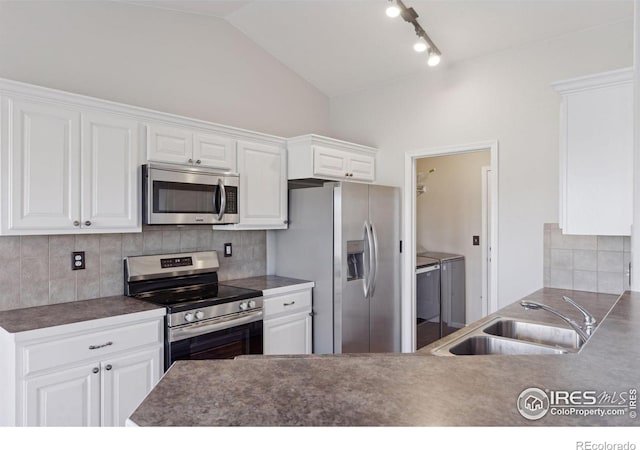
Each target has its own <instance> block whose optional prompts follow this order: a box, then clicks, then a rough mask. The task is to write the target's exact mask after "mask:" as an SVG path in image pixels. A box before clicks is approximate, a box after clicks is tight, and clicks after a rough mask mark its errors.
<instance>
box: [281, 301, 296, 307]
mask: <svg viewBox="0 0 640 450" xmlns="http://www.w3.org/2000/svg"><path fill="white" fill-rule="evenodd" d="M295 304H296V302H295V300H294V301H292V302H289V303H283V304H282V306H291V305H295Z"/></svg>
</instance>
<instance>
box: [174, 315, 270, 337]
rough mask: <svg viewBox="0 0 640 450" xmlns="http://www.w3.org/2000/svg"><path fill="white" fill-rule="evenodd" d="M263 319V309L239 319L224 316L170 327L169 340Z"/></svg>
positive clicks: (199, 334)
mask: <svg viewBox="0 0 640 450" xmlns="http://www.w3.org/2000/svg"><path fill="white" fill-rule="evenodd" d="M261 319H262V311H257V312H250V313H247V314H243V315H242V316H240V317H238V318H237V319H231V320H229V319H225V318H223V317H221V318H216V319H211V320H206V321H203V322H200V323H196V324H189V325H182V326H180V327H175V328H170V329H169V342H176V341H181V340H183V339H188V338H192V337H196V336H201V335H203V334H207V333H213V332H214V331H220V330H225V329H227V328H233V327H237V326H239V325H245V324H248V323H251V322H257V321H259V320H261Z"/></svg>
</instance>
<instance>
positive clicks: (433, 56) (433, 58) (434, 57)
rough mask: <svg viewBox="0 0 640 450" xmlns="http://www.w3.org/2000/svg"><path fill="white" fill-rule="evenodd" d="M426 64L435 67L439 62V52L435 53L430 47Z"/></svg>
mask: <svg viewBox="0 0 640 450" xmlns="http://www.w3.org/2000/svg"><path fill="white" fill-rule="evenodd" d="M427 64H428V65H429V67H435V66H437V65H438V64H440V53H437V52H435V51H434V50H433V49H432V48H430V49H429V58H428V59H427Z"/></svg>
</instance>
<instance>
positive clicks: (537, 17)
mask: <svg viewBox="0 0 640 450" xmlns="http://www.w3.org/2000/svg"><path fill="white" fill-rule="evenodd" d="M404 2H405V4H406V5H407V6H410V7H413V8H415V10H416V11H417V12H418V14H419V15H420V17H419V19H418V20H419V21H420V23H421V25H422V26H423V28H424V29H425V30H426V31H427V33H428V34H429V35H430V36H431V38H432V39H433V40H434V42H435V43H436V45H437V46H438V47H439V48H440V50H441V51H442V54H443V57H442V64H441V66H439V67H443V66H445V65H446V64H452V63H455V62H457V61H461V60H464V59H468V58H476V57H481V56H483V55H486V54H489V53H494V52H499V51H502V50H506V49H509V48H513V47H518V46H522V45H526V44H529V43H532V42H535V41H540V40H545V39H550V38H553V37H557V36H561V35H563V34H567V33H572V32H576V31H580V30H584V29H588V28H592V27H598V26H602V25H605V24H610V23H615V22H622V21H630V20H632V15H633V1H632V0H596V1H594V0H501V1H495V0H455V1H454V0H440V1H434V0H429V1H426V0H404ZM130 3H135V4H138V5H145V6H149V7H156V8H166V9H171V10H176V11H181V12H184V13H191V14H201V15H209V16H214V17H217V18H221V19H224V20H226V21H228V22H229V23H231V24H232V25H234V26H235V27H237V28H238V29H239V30H241V31H242V32H243V33H245V34H246V35H247V36H248V37H249V38H250V39H252V40H253V41H254V42H256V43H257V44H258V45H260V46H261V47H263V48H264V49H265V50H266V51H268V52H269V53H271V54H272V55H273V56H274V57H275V58H277V59H278V60H280V61H281V62H282V63H284V64H285V65H286V66H288V67H289V68H291V69H292V70H294V71H295V72H297V73H298V74H300V75H301V76H302V77H303V78H305V79H306V80H307V81H309V82H310V83H312V84H313V85H314V86H316V87H317V88H318V89H319V90H320V91H322V92H324V93H325V94H326V95H328V96H329V97H333V96H336V95H340V94H343V93H347V92H351V91H357V90H361V89H366V88H370V87H372V86H375V85H376V84H379V83H384V82H388V81H390V80H394V79H398V78H401V77H403V76H407V75H409V74H413V73H416V72H428V71H433V70H439V68H435V69H434V68H430V67H428V66H427V64H426V56H425V55H424V54H417V53H415V52H414V51H413V49H412V44H413V43H414V41H415V40H416V36H415V33H414V32H413V28H412V27H411V26H410V25H409V24H407V23H405V22H403V21H402V19H400V18H396V19H389V18H388V17H387V16H386V15H385V9H386V6H387V1H386V0H360V1H353V0H280V1H277V0H259V1H207V0H200V1H192V0H131V1H130Z"/></svg>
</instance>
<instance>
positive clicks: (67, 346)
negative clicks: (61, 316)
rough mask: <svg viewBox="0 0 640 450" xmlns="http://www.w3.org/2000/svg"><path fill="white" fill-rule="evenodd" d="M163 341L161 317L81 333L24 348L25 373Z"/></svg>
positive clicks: (28, 373) (99, 357)
mask: <svg viewBox="0 0 640 450" xmlns="http://www.w3.org/2000/svg"><path fill="white" fill-rule="evenodd" d="M162 342H163V324H162V321H161V320H154V321H149V322H143V323H137V324H134V325H128V326H127V325H125V326H121V327H117V328H112V329H108V330H104V331H99V332H96V333H89V334H81V335H77V336H73V337H67V338H64V339H56V340H52V341H50V342H41V343H38V344H32V345H29V344H27V345H26V346H24V347H23V350H22V355H23V371H24V375H25V376H26V375H30V374H32V373H34V372H38V371H40V370H46V369H50V368H53V367H57V366H62V365H66V364H72V363H75V362H78V361H83V360H86V359H94V358H95V359H101V358H102V357H103V356H104V355H108V354H111V353H114V352H121V351H124V350H128V349H130V348H135V347H140V346H143V345H149V344H156V343H162Z"/></svg>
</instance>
